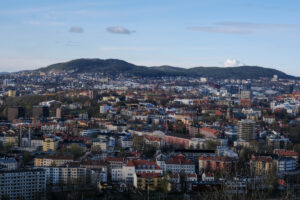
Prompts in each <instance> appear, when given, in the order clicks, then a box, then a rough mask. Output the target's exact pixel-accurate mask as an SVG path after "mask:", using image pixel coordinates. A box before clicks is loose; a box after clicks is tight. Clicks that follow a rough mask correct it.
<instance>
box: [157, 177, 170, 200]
mask: <svg viewBox="0 0 300 200" xmlns="http://www.w3.org/2000/svg"><path fill="white" fill-rule="evenodd" d="M159 190H160V191H161V192H162V193H163V194H164V196H166V198H168V191H169V180H168V175H167V174H165V175H164V176H163V177H162V179H161V182H160V187H159Z"/></svg>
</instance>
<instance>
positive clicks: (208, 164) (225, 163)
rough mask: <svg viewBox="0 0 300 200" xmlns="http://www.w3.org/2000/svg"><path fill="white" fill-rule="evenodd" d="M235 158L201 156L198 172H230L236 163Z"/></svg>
mask: <svg viewBox="0 0 300 200" xmlns="http://www.w3.org/2000/svg"><path fill="white" fill-rule="evenodd" d="M237 161H238V160H237V159H236V158H231V157H227V156H201V157H199V171H202V170H204V171H217V170H221V171H224V172H231V171H232V170H233V169H234V168H235V165H236V163H237Z"/></svg>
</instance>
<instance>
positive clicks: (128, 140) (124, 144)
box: [121, 138, 133, 149]
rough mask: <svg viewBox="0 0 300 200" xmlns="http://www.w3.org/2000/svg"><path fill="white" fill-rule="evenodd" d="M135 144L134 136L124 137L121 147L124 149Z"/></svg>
mask: <svg viewBox="0 0 300 200" xmlns="http://www.w3.org/2000/svg"><path fill="white" fill-rule="evenodd" d="M132 145H133V140H132V138H124V139H121V147H122V148H123V149H126V148H131V147H132Z"/></svg>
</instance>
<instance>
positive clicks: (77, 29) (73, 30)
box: [69, 26, 84, 33]
mask: <svg viewBox="0 0 300 200" xmlns="http://www.w3.org/2000/svg"><path fill="white" fill-rule="evenodd" d="M69 32H70V33H83V32H84V29H83V28H82V27H79V26H73V27H71V28H70V29H69Z"/></svg>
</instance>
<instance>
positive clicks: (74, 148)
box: [69, 143, 83, 159]
mask: <svg viewBox="0 0 300 200" xmlns="http://www.w3.org/2000/svg"><path fill="white" fill-rule="evenodd" d="M69 151H70V152H71V154H72V155H73V157H74V159H77V158H79V157H80V156H81V154H82V152H83V149H82V148H81V147H80V146H78V144H75V143H73V144H71V145H70V149H69Z"/></svg>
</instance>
